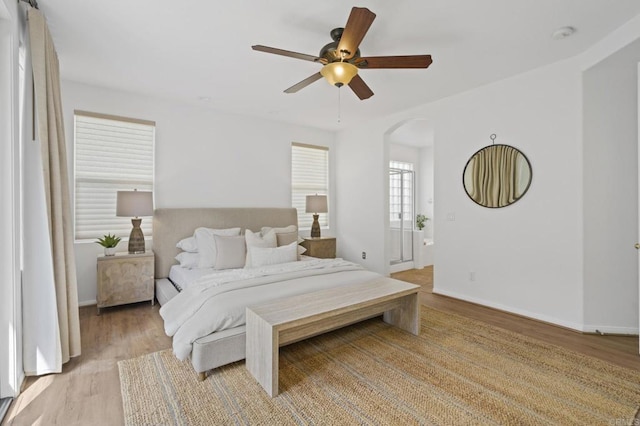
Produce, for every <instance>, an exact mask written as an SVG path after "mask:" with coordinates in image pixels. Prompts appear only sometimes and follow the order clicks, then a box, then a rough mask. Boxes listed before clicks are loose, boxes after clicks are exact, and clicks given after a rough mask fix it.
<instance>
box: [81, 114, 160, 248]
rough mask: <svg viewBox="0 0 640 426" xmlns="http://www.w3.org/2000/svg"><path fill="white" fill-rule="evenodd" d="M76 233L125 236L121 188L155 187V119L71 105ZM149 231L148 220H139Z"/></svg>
mask: <svg viewBox="0 0 640 426" xmlns="http://www.w3.org/2000/svg"><path fill="white" fill-rule="evenodd" d="M74 118H75V120H74V128H75V238H76V240H89V239H96V238H98V237H101V236H103V235H105V234H107V233H111V234H114V233H115V234H116V235H117V236H119V237H124V238H126V237H128V236H129V233H130V232H131V218H126V217H116V193H117V191H120V190H127V191H130V190H133V189H138V190H140V191H153V148H154V141H155V123H154V122H152V121H145V120H136V119H131V118H124V117H115V116H110V115H104V114H95V113H91V112H85V111H75V116H74ZM142 232H144V235H145V236H151V221H150V220H143V221H142Z"/></svg>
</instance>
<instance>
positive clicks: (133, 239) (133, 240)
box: [129, 218, 145, 254]
mask: <svg viewBox="0 0 640 426" xmlns="http://www.w3.org/2000/svg"><path fill="white" fill-rule="evenodd" d="M131 223H132V224H133V229H132V230H131V234H130V235H129V253H130V254H138V253H144V249H145V246H144V234H143V233H142V229H140V224H141V223H142V219H139V218H134V219H131Z"/></svg>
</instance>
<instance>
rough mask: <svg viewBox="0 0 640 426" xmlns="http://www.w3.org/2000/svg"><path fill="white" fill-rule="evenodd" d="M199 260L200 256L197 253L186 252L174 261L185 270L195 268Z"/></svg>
mask: <svg viewBox="0 0 640 426" xmlns="http://www.w3.org/2000/svg"><path fill="white" fill-rule="evenodd" d="M199 259H200V255H199V254H198V253H189V252H186V251H183V252H182V253H180V254H178V255H177V256H176V260H177V261H178V262H180V266H181V267H183V268H187V269H194V268H197V267H198V261H199Z"/></svg>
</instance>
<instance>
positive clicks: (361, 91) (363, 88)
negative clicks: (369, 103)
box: [349, 74, 373, 100]
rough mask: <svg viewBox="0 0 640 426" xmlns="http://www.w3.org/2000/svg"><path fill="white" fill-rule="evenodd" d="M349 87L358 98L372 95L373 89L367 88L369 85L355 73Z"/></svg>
mask: <svg viewBox="0 0 640 426" xmlns="http://www.w3.org/2000/svg"><path fill="white" fill-rule="evenodd" d="M349 87H351V90H353V93H355V94H356V96H358V97H359V98H360V100H365V99H369V98H370V97H372V96H373V91H372V90H371V89H370V88H369V86H367V83H365V82H364V80H363V79H362V77H360V76H359V75H357V74H356V76H355V77H353V78H352V79H351V82H350V83H349Z"/></svg>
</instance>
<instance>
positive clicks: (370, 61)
mask: <svg viewBox="0 0 640 426" xmlns="http://www.w3.org/2000/svg"><path fill="white" fill-rule="evenodd" d="M432 62H433V61H432V60H431V55H411V56H371V57H368V58H358V59H357V60H356V61H355V65H356V66H357V67H358V68H371V69H374V68H428V67H429V65H431V63H432Z"/></svg>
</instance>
